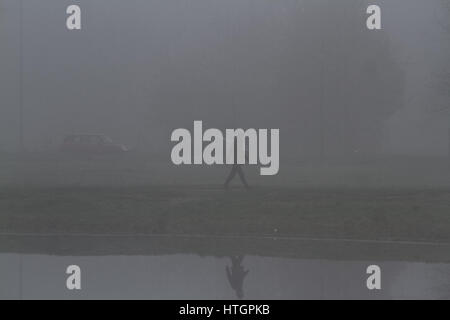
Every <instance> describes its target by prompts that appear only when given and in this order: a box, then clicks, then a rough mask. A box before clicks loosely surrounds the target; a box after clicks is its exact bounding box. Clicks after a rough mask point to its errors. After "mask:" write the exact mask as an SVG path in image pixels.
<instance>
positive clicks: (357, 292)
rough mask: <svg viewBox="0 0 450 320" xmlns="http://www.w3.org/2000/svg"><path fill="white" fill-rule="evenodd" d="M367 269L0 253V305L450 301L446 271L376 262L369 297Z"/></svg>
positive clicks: (283, 261) (180, 257)
mask: <svg viewBox="0 0 450 320" xmlns="http://www.w3.org/2000/svg"><path fill="white" fill-rule="evenodd" d="M373 263H374V262H371V261H329V260H308V259H287V258H271V257H257V256H245V258H244V256H243V255H230V256H227V257H212V256H208V257H200V256H197V255H191V254H176V255H154V256H83V257H79V256H77V257H76V256H49V255H29V254H24V255H18V254H0V298H1V299H13V298H25V299H54V298H58V299H119V298H120V299H233V298H238V299H243V298H246V299H385V298H387V299H437V298H440V299H445V298H448V297H449V296H450V265H449V264H439V263H435V264H427V263H414V262H412V263H411V262H383V263H378V264H379V265H380V267H381V269H382V290H380V291H369V290H368V289H367V288H366V279H367V274H366V268H367V266H368V265H370V264H373ZM20 264H22V272H20ZM72 264H76V265H79V266H80V267H81V270H82V290H81V291H68V290H67V289H66V287H65V284H66V279H67V275H66V273H65V271H66V268H67V266H68V265H72ZM224 269H225V270H224ZM250 270H251V272H250ZM224 271H225V272H224Z"/></svg>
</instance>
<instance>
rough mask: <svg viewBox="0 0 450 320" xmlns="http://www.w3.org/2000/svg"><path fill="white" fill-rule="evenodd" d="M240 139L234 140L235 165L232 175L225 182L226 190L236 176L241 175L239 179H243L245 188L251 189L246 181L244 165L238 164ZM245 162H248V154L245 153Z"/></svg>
mask: <svg viewBox="0 0 450 320" xmlns="http://www.w3.org/2000/svg"><path fill="white" fill-rule="evenodd" d="M237 153H238V139H237V138H235V139H234V162H233V163H234V164H233V167H232V168H231V171H230V174H229V175H228V178H227V180H226V181H225V188H226V189H228V186H229V185H230V182H231V180H233V178H234V177H235V176H236V174H238V175H239V178H240V179H241V181H242V183H243V184H244V186H245V188H247V189H248V188H250V186H249V185H248V183H247V180H246V179H245V175H244V171H243V170H242V165H240V164H238V161H237V160H238V157H237ZM245 161H246V162H247V161H248V154H247V152H245Z"/></svg>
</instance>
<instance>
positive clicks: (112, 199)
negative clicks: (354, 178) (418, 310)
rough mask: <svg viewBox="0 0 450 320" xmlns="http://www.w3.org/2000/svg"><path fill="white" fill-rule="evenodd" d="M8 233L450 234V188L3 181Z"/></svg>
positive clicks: (425, 237) (429, 237)
mask: <svg viewBox="0 0 450 320" xmlns="http://www.w3.org/2000/svg"><path fill="white" fill-rule="evenodd" d="M0 233H58V234H66V233H69V234H79V233H87V234H202V235H259V236H261V235H264V236H266V235H269V236H272V235H273V236H279V237H282V236H296V237H314V238H316V237H319V238H350V239H377V240H414V241H442V242H445V241H450V189H447V188H437V189H404V188H402V189H394V188H392V189H373V188H372V189H352V188H348V189H343V188H339V189H333V188H329V189H327V188H294V187H290V188H276V187H256V188H253V189H251V190H249V191H246V190H245V189H241V188H234V189H230V190H223V189H222V188H220V187H217V186H216V187H215V186H191V187H169V186H167V187H162V186H161V187H156V186H155V187H128V188H119V187H65V188H51V187H41V188H18V187H11V188H3V189H2V190H1V191H0Z"/></svg>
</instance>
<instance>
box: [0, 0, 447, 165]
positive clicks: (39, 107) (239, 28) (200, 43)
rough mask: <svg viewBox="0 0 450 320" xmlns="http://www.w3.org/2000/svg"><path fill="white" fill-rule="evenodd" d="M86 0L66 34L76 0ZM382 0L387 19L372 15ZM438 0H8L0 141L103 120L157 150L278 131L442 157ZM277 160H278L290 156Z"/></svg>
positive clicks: (44, 141)
mask: <svg viewBox="0 0 450 320" xmlns="http://www.w3.org/2000/svg"><path fill="white" fill-rule="evenodd" d="M71 4H78V5H80V7H81V9H82V30H81V31H68V30H67V29H66V26H65V23H66V18H67V14H66V13H65V11H66V8H67V6H69V5H71ZM369 4H378V5H380V6H381V10H382V30H380V31H379V30H375V31H371V30H368V29H367V28H366V19H367V16H368V15H367V14H366V8H367V6H368V5H369ZM444 5H445V2H443V1H441V0H432V1H424V0H403V1H402V0H395V1H385V0H377V1H359V0H345V1H311V0H283V1H276V2H274V1H270V0H245V1H242V0H230V1H221V0H220V1H219V0H214V1H206V0H189V1H163V0H159V1H147V0H145V1H144V0H133V1H127V2H124V1H118V0H107V1H106V0H97V1H83V0H80V1H78V0H77V1H56V0H40V1H27V0H24V1H23V39H22V41H23V42H22V46H23V53H22V55H23V58H22V59H23V60H22V70H23V73H22V80H20V77H19V71H20V54H19V48H20V38H19V35H20V28H19V25H20V24H19V21H20V19H19V1H17V0H1V1H0V43H1V51H0V96H1V104H0V106H1V107H0V115H1V116H0V150H2V151H5V152H6V151H17V150H20V130H19V127H20V124H19V118H20V116H19V109H20V108H19V105H20V100H19V94H20V90H19V83H20V81H22V82H23V87H22V92H23V102H22V103H23V115H24V116H23V128H24V129H23V130H24V131H23V139H24V140H23V141H24V148H25V149H26V150H30V151H32V150H45V149H48V148H53V147H55V146H57V145H58V144H59V143H60V141H61V139H62V138H63V136H64V135H65V134H69V133H103V134H107V135H109V136H110V137H112V138H113V139H114V140H116V141H118V142H121V143H125V144H126V145H128V146H130V148H135V149H137V150H142V151H145V152H150V153H154V154H157V155H160V156H162V157H164V158H166V157H168V155H169V154H170V149H171V147H172V144H171V142H170V133H171V132H172V131H173V130H174V129H176V128H179V127H185V128H188V129H191V128H192V123H193V121H194V120H203V121H204V125H205V126H206V127H217V128H237V127H243V128H249V127H255V128H280V131H281V141H280V142H281V147H280V150H281V155H282V159H284V160H287V159H300V158H302V157H304V158H308V157H321V158H327V157H349V156H352V155H355V154H367V155H377V154H407V155H446V154H447V153H448V145H449V134H448V131H449V125H450V115H449V109H448V108H447V109H446V107H448V96H445V94H443V92H442V90H438V85H437V84H436V79H438V78H439V74H440V72H442V71H443V70H445V69H446V68H448V67H449V65H450V62H449V58H448V57H449V44H450V41H449V33H448V30H446V29H445V24H446V23H447V22H448V17H449V16H450V13H449V11H445V6H444ZM281 165H282V164H281Z"/></svg>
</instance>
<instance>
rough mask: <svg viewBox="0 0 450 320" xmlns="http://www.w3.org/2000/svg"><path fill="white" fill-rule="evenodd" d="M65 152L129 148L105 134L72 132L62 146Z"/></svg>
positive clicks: (92, 151)
mask: <svg viewBox="0 0 450 320" xmlns="http://www.w3.org/2000/svg"><path fill="white" fill-rule="evenodd" d="M60 150H61V151H63V152H70V153H91V154H108V153H123V152H127V151H128V149H127V147H125V146H124V145H123V144H119V143H114V142H113V140H112V139H111V138H109V137H108V136H105V135H103V134H71V135H67V136H65V137H64V140H63V143H62V145H61V147H60Z"/></svg>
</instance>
